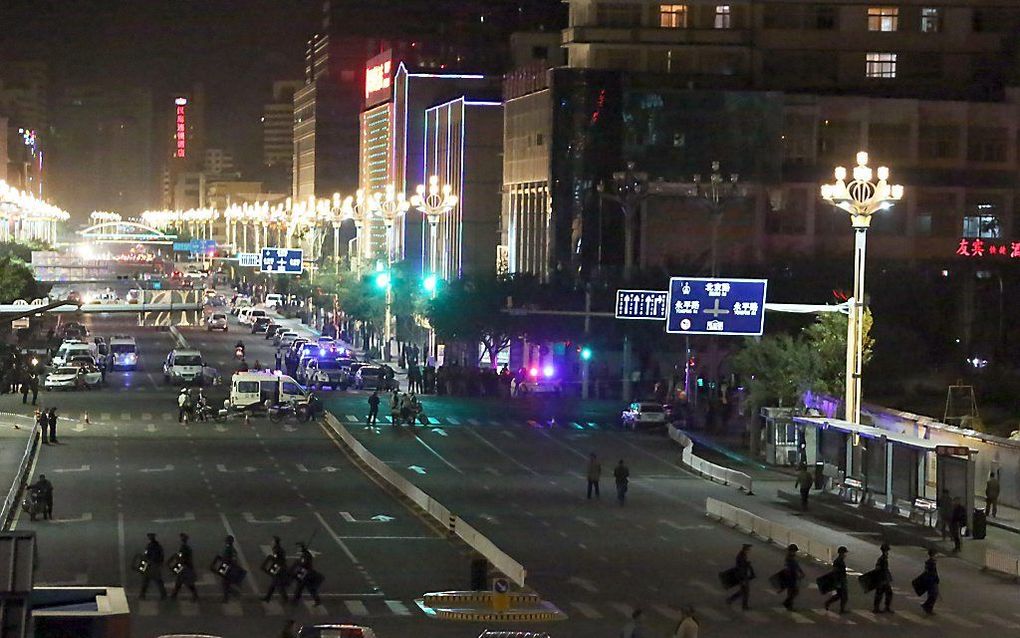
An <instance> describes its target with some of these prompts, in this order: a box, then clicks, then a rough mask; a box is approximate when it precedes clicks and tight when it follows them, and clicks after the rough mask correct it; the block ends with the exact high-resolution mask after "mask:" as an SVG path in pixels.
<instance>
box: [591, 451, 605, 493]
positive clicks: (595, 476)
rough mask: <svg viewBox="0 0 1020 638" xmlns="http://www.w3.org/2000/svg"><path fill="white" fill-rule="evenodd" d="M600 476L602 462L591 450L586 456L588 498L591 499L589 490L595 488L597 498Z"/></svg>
mask: <svg viewBox="0 0 1020 638" xmlns="http://www.w3.org/2000/svg"><path fill="white" fill-rule="evenodd" d="M601 476H602V463H601V462H600V461H599V460H598V457H597V456H595V453H594V452H592V453H591V455H590V456H589V457H588V500H589V501H590V500H591V491H592V489H594V490H595V498H599V478H601Z"/></svg>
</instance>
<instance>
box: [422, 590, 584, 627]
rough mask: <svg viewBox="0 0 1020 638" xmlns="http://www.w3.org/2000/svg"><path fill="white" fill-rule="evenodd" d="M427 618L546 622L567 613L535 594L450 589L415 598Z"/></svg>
mask: <svg viewBox="0 0 1020 638" xmlns="http://www.w3.org/2000/svg"><path fill="white" fill-rule="evenodd" d="M414 602H415V604H416V605H418V607H419V608H420V609H421V610H422V611H423V612H425V615H426V616H428V617H429V618H434V619H438V620H459V621H464V622H549V621H553V620H566V619H567V615H566V614H564V613H563V612H562V611H561V610H560V609H559V608H558V607H556V606H555V605H553V604H552V603H550V602H548V601H543V600H542V599H541V598H540V597H539V596H538V595H537V594H530V593H526V592H515V593H506V594H501V593H498V592H494V591H452V592H437V593H432V594H425V596H424V597H422V598H419V599H417V600H415V601H414Z"/></svg>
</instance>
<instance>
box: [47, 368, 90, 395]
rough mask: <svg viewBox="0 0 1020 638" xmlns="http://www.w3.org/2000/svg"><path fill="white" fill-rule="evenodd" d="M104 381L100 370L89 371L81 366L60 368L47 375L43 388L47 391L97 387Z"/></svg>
mask: <svg viewBox="0 0 1020 638" xmlns="http://www.w3.org/2000/svg"><path fill="white" fill-rule="evenodd" d="M102 380H103V375H102V373H101V372H99V371H98V370H95V369H93V371H89V370H87V369H86V368H84V367H81V366H60V367H59V368H57V369H56V370H54V371H53V372H50V373H49V374H48V375H46V380H45V381H43V387H44V388H46V389H47V390H57V389H61V388H63V389H77V388H83V387H85V386H97V385H99V384H100V383H101V382H102Z"/></svg>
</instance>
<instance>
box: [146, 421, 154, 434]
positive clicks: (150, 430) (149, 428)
mask: <svg viewBox="0 0 1020 638" xmlns="http://www.w3.org/2000/svg"><path fill="white" fill-rule="evenodd" d="M145 431H146V432H149V433H155V432H156V426H155V424H152V423H150V424H148V425H147V426H145Z"/></svg>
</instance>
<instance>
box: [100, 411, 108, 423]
mask: <svg viewBox="0 0 1020 638" xmlns="http://www.w3.org/2000/svg"><path fill="white" fill-rule="evenodd" d="M99 418H100V419H102V420H104V421H109V420H110V413H109V412H103V413H102V414H100V415H99Z"/></svg>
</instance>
